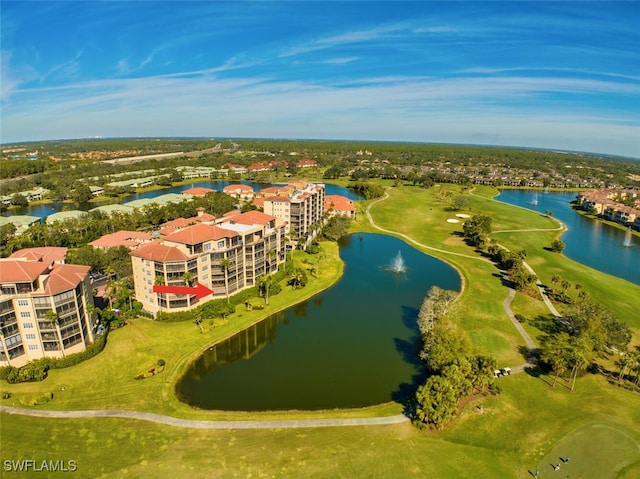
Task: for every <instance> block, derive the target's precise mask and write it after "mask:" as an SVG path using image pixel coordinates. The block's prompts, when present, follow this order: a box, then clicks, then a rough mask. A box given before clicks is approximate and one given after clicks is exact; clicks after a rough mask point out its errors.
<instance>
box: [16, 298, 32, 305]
mask: <svg viewBox="0 0 640 479" xmlns="http://www.w3.org/2000/svg"><path fill="white" fill-rule="evenodd" d="M18 306H29V300H28V299H19V300H18Z"/></svg>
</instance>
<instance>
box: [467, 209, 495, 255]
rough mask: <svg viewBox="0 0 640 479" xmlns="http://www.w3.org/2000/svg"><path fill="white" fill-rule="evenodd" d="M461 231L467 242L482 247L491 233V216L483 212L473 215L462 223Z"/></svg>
mask: <svg viewBox="0 0 640 479" xmlns="http://www.w3.org/2000/svg"><path fill="white" fill-rule="evenodd" d="M462 232H463V233H464V237H465V238H466V239H467V241H468V242H469V244H471V245H472V246H477V247H479V248H483V247H484V246H485V244H487V243H488V236H489V234H490V233H491V217H490V216H487V215H483V214H478V215H473V216H472V217H471V218H470V219H469V220H468V221H465V222H464V224H463V225H462Z"/></svg>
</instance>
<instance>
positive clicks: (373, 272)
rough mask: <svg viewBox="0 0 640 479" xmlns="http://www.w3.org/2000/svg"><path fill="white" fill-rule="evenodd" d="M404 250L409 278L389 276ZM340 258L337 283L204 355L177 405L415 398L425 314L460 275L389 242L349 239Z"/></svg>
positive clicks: (239, 406) (238, 406) (356, 403)
mask: <svg viewBox="0 0 640 479" xmlns="http://www.w3.org/2000/svg"><path fill="white" fill-rule="evenodd" d="M398 251H401V253H402V257H403V258H404V261H405V263H406V265H407V271H406V272H405V273H404V274H396V273H393V272H392V271H391V267H392V262H393V260H394V258H395V257H396V255H397V254H398ZM340 257H341V258H342V259H343V261H344V263H345V269H344V275H343V276H342V278H341V279H340V281H339V282H338V283H337V284H336V285H334V286H333V287H332V288H330V289H328V290H326V291H323V292H322V293H320V294H318V295H316V296H314V297H313V298H311V299H309V300H308V301H305V302H303V303H300V304H297V305H294V306H292V307H290V308H288V309H287V310H285V311H283V312H282V313H278V314H275V315H273V316H271V317H269V318H267V319H266V320H264V321H261V322H260V323H258V324H257V325H255V326H253V327H251V328H248V329H247V330H245V331H242V332H240V333H238V334H237V335H235V336H233V337H231V338H229V339H228V340H226V341H223V342H222V343H219V344H217V345H215V346H212V347H211V348H209V349H207V350H206V351H204V352H203V354H202V355H201V356H200V357H199V358H198V359H197V360H196V361H194V363H192V364H191V365H190V366H189V368H188V370H187V371H186V373H185V375H184V377H183V378H182V379H181V380H180V381H179V382H178V384H177V385H176V393H177V395H178V397H179V398H180V399H181V400H182V401H184V402H186V403H188V404H191V405H192V406H195V407H198V408H202V409H223V410H244V411H255V410H275V409H278V410H282V409H305V410H310V409H329V408H337V407H340V408H343V407H363V406H370V405H373V404H381V403H384V402H388V401H401V400H402V399H405V398H406V397H408V396H409V395H411V394H413V393H414V392H415V389H416V387H417V384H418V383H419V382H420V380H424V378H423V377H422V372H423V371H424V368H423V367H422V366H421V365H420V364H419V362H418V356H417V353H418V347H419V345H418V337H419V331H418V328H417V323H416V320H417V317H418V310H419V308H420V305H421V304H422V300H423V299H424V297H425V295H426V294H427V292H428V291H429V289H430V288H431V287H432V286H434V285H437V286H439V287H441V288H443V289H451V290H460V276H459V275H458V273H457V272H456V271H455V270H454V269H453V268H452V267H450V266H449V265H447V264H446V263H443V262H442V261H440V260H437V259H435V258H433V257H431V256H427V255H425V254H423V253H421V252H420V251H417V250H416V249H414V248H412V247H410V246H409V245H407V244H406V243H404V242H402V241H400V240H399V239H397V238H394V237H391V236H384V235H376V234H360V235H351V236H348V237H345V238H343V239H342V240H341V245H340ZM311 281H313V278H312V279H311ZM194 328H195V326H194Z"/></svg>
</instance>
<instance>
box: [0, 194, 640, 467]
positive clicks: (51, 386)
mask: <svg viewBox="0 0 640 479" xmlns="http://www.w3.org/2000/svg"><path fill="white" fill-rule="evenodd" d="M437 188H444V189H451V190H452V191H453V192H454V194H460V193H461V190H460V188H459V187H458V186H454V185H448V186H443V187H437ZM437 188H436V187H434V188H431V189H429V190H424V189H420V188H414V187H406V186H403V187H400V188H392V189H390V191H389V194H390V198H389V199H388V200H385V201H382V202H380V203H376V204H375V205H374V206H373V207H372V215H373V217H374V220H375V221H376V223H377V224H379V225H380V226H382V227H384V228H387V229H390V230H395V231H398V232H400V233H403V234H407V235H409V236H411V237H412V238H414V239H415V240H416V241H418V242H420V243H422V244H423V245H425V246H427V247H419V246H416V247H418V248H419V249H421V250H423V251H425V252H427V253H428V254H431V255H433V256H436V257H439V258H442V259H444V260H445V261H448V262H449V263H450V264H452V265H453V266H454V267H456V268H457V269H458V271H459V272H460V273H461V275H462V276H463V278H464V284H465V289H464V291H463V294H462V295H461V297H460V298H459V299H458V300H457V301H456V302H455V303H454V304H453V305H452V309H451V318H452V320H453V321H454V323H455V324H456V325H457V327H459V328H460V329H461V330H462V331H465V332H466V334H467V335H468V336H469V337H470V339H471V340H472V341H473V344H474V346H475V348H476V349H477V350H478V351H481V352H485V353H491V354H493V355H495V356H497V358H498V360H499V364H519V363H522V361H523V359H522V357H521V356H520V354H519V353H518V351H517V348H518V346H520V345H523V344H524V342H523V341H522V339H521V338H520V336H519V335H518V334H517V332H516V331H515V328H513V325H512V324H511V323H510V321H509V320H508V318H507V316H506V314H505V312H504V309H503V305H502V303H503V300H504V298H505V297H506V296H507V290H506V288H505V287H504V285H503V284H502V282H501V279H500V278H499V275H498V274H497V273H498V271H497V269H496V268H495V266H493V265H492V264H490V263H488V262H486V261H483V260H482V256H481V255H480V254H479V253H477V252H474V251H473V249H472V248H470V247H469V246H467V245H466V244H465V243H464V241H463V240H462V238H461V237H460V234H459V233H460V231H461V223H457V224H452V223H447V222H446V219H447V218H452V217H454V214H455V213H454V212H451V211H448V204H447V203H446V202H445V201H442V200H440V199H439V198H438V196H439V190H438V189H437ZM494 192H495V190H494V189H491V188H478V189H476V191H474V193H475V196H472V197H470V203H469V209H468V211H465V212H464V213H467V214H476V213H479V212H483V213H487V214H489V215H491V216H492V217H494V218H495V219H494V223H493V226H494V230H495V229H505V230H511V229H523V228H527V229H528V228H554V227H555V224H554V222H553V221H552V220H550V219H548V218H545V217H543V216H540V215H537V214H535V213H531V212H526V211H524V210H519V209H514V208H513V207H510V206H509V205H504V204H501V203H498V202H495V201H492V200H490V199H489V198H490V197H491V196H492V194H493V193H494ZM359 215H360V219H359V221H358V222H357V223H356V224H354V225H353V227H352V230H353V231H372V232H375V231H377V230H376V229H374V228H373V227H372V226H371V225H369V224H368V222H367V221H366V218H365V217H364V214H363V212H362V210H360V211H359ZM557 234H558V232H553V231H552V232H540V233H532V232H529V233H526V234H523V233H498V234H496V238H497V239H498V240H499V242H500V243H501V244H505V246H507V247H508V248H510V249H512V250H519V249H522V248H523V247H524V248H525V249H527V251H528V257H527V261H528V262H529V263H530V264H531V265H532V266H533V267H534V269H535V270H536V272H537V273H538V274H539V275H540V277H541V278H542V279H543V281H548V280H550V278H551V276H552V275H553V274H559V275H561V276H562V277H563V278H566V279H568V280H570V281H572V282H573V283H576V282H580V283H581V284H583V285H584V289H585V290H587V291H589V293H590V294H591V296H592V297H593V298H595V299H601V298H603V299H606V301H604V304H605V305H607V307H608V308H609V309H611V310H612V311H613V312H614V313H615V314H616V315H617V316H618V317H619V318H620V319H622V320H624V321H628V322H629V324H631V325H632V326H634V327H636V328H637V327H638V325H637V321H640V319H638V315H637V311H640V288H639V287H638V286H636V285H633V284H631V283H628V282H626V281H622V280H617V279H616V278H613V277H611V276H608V275H603V274H600V273H597V272H595V271H594V270H592V269H590V268H587V267H585V266H582V265H579V264H577V263H575V262H573V261H570V260H568V259H567V258H564V257H563V256H562V255H557V254H553V253H549V252H546V251H545V250H544V249H543V247H544V246H547V245H548V244H549V242H550V240H549V238H553V237H555V236H554V235H557ZM414 246H415V245H414ZM324 247H325V248H327V250H326V255H325V256H326V259H325V264H323V266H322V267H321V277H320V278H319V279H317V280H315V279H313V278H311V279H312V280H311V281H310V284H309V285H308V286H307V287H306V288H304V289H301V290H298V291H291V290H290V288H285V290H284V291H283V292H282V293H281V294H280V295H277V296H274V297H272V298H270V303H271V304H270V306H269V308H268V309H266V310H264V311H262V312H259V311H256V310H253V311H250V312H247V311H241V309H242V308H238V312H237V313H236V315H234V316H233V317H232V319H231V321H230V323H229V324H228V325H227V326H223V327H221V328H216V329H214V330H212V331H210V332H208V333H207V334H205V335H202V334H200V332H199V330H198V328H197V327H196V326H195V325H194V324H192V323H158V322H153V321H148V320H142V319H139V320H136V321H134V322H132V324H130V325H128V326H127V327H125V328H123V329H122V330H118V331H115V332H114V333H113V334H112V335H111V336H110V338H109V343H108V345H107V347H106V349H105V351H104V352H103V353H101V354H100V355H99V356H97V357H96V358H94V359H92V360H90V361H87V362H85V363H83V364H81V365H78V366H75V367H73V368H69V369H66V370H55V371H52V372H51V375H50V377H49V378H48V379H46V380H45V381H44V382H42V383H32V384H20V385H6V384H5V383H3V384H2V389H3V390H9V391H11V392H12V393H13V394H14V396H13V397H12V398H11V399H8V400H6V399H3V400H0V402H1V403H2V404H3V405H13V403H14V401H16V399H17V398H18V397H19V396H20V395H22V394H41V393H43V392H48V391H52V392H54V394H55V397H54V400H53V401H52V402H50V403H48V404H47V405H45V406H39V408H41V409H96V408H120V409H138V410H144V411H152V412H158V413H164V414H170V415H172V416H176V417H184V418H197V419H274V418H278V419H280V418H287V419H289V418H297V417H327V416H331V417H357V416H370V415H391V414H397V413H398V412H399V411H400V410H401V406H400V405H398V404H386V405H381V406H377V407H373V408H366V409H360V410H347V411H344V410H343V411H319V412H311V413H306V412H274V413H258V414H256V413H251V414H249V413H226V412H220V411H198V410H194V409H191V408H189V407H188V406H186V405H184V404H182V403H180V402H179V401H177V399H176V398H175V397H174V395H173V385H174V384H175V381H176V380H177V379H178V378H179V376H180V374H181V373H182V372H183V371H184V369H185V367H186V365H187V364H188V362H189V361H190V360H192V359H195V357H197V356H198V355H199V353H200V351H201V350H202V349H204V348H205V347H207V346H208V345H209V344H211V343H213V342H215V341H217V340H220V339H222V338H224V337H226V336H228V335H230V334H233V333H234V332H235V331H237V330H239V329H242V328H244V327H246V326H248V325H249V324H251V323H253V322H254V321H258V320H259V319H260V318H261V317H264V316H266V314H271V313H272V312H275V311H277V310H280V309H283V308H285V307H286V306H287V305H289V304H291V303H292V302H295V301H300V300H302V299H303V298H306V297H308V296H309V295H311V294H314V293H315V292H317V291H320V290H321V289H323V288H326V287H328V286H330V285H332V284H333V283H334V282H335V281H336V280H337V279H338V278H339V276H340V274H341V271H342V269H341V268H342V263H341V262H340V261H339V259H338V257H337V248H336V245H335V244H325V245H324ZM428 247H433V248H440V249H443V250H447V251H453V252H456V253H459V254H461V255H466V256H456V255H452V254H450V253H446V252H438V251H434V250H432V249H429V248H428ZM302 260H303V257H298V261H300V262H302ZM301 264H302V263H301ZM425 293H426V292H425ZM512 307H513V309H514V311H515V312H516V313H520V314H522V315H524V316H525V317H527V318H528V319H532V318H535V317H536V316H537V315H541V314H542V315H544V314H547V313H546V308H544V306H543V305H542V303H541V302H540V301H539V300H538V299H536V298H533V297H529V296H524V295H521V294H518V295H516V298H515V299H514V301H513V304H512ZM525 328H527V329H528V330H529V331H530V333H531V334H532V336H533V337H534V339H535V334H536V331H537V330H535V328H534V327H533V326H532V325H530V324H529V323H528V322H527V323H525ZM159 358H163V359H165V360H166V361H167V369H166V371H165V372H163V373H161V374H159V375H157V376H155V377H152V378H149V379H145V380H142V381H134V380H133V377H134V376H135V375H136V374H137V373H139V372H142V371H145V370H146V369H147V368H149V367H151V366H153V365H154V364H155V362H156V361H157V359H159ZM551 382H552V378H549V377H547V376H544V375H543V376H539V377H534V376H529V375H527V374H518V375H513V376H510V377H505V378H500V379H499V380H498V384H499V385H500V386H501V387H502V388H503V390H504V392H503V394H501V395H499V396H495V397H479V398H475V399H473V400H471V401H470V402H468V403H467V404H465V406H464V407H463V409H462V410H461V412H460V414H459V416H458V417H457V418H456V419H454V421H453V422H452V423H451V424H449V425H448V427H447V429H446V430H445V431H444V432H441V433H436V432H429V431H418V430H416V429H414V428H413V427H411V426H410V425H408V424H403V425H395V426H376V427H340V428H318V429H291V430H284V429H280V430H230V431H216V430H201V429H179V428H172V427H168V426H162V425H157V424H151V423H147V422H142V421H136V420H125V419H90V420H77V419H74V420H70V419H69V420H61V419H60V420H52V419H39V418H25V417H17V416H11V415H6V414H4V415H2V417H1V420H2V422H1V423H0V426H1V429H2V438H3V440H2V456H3V459H21V458H25V459H29V458H34V459H40V460H41V459H50V458H52V459H66V460H70V459H75V460H77V461H78V465H79V471H80V472H81V473H82V474H80V475H79V477H110V478H111V477H141V478H146V477H151V478H155V477H158V476H160V475H164V476H169V477H189V478H199V477H207V478H208V477H296V478H305V477H313V478H317V477H319V478H323V477H331V478H333V477H349V478H350V477H373V478H377V477H380V478H388V477H403V478H404V477H407V478H409V477H437V478H444V479H448V478H452V479H453V478H456V479H457V478H478V477H480V478H485V477H486V478H495V477H516V478H523V479H524V478H531V477H532V476H531V474H530V472H529V471H535V469H536V468H538V469H540V470H541V474H543V473H544V474H545V476H548V477H560V476H559V475H558V474H561V473H562V471H569V466H570V465H572V464H575V467H576V468H578V467H579V465H580V464H582V463H584V464H587V461H591V462H592V463H593V465H592V466H591V469H589V470H588V471H587V472H585V473H583V477H584V479H587V478H588V477H593V478H594V479H598V478H600V477H605V478H606V477H621V478H623V479H628V478H631V477H636V476H637V473H638V471H639V470H640V464H638V460H637V459H636V460H635V461H636V462H633V460H634V456H633V454H634V444H635V445H636V446H637V444H638V443H640V395H639V394H635V393H631V392H629V391H626V390H624V389H622V388H618V387H615V386H612V385H609V384H607V383H606V381H605V380H604V378H602V377H600V376H591V375H587V376H585V377H582V378H579V379H578V382H577V386H576V390H575V391H574V392H570V391H569V390H568V388H567V387H566V385H565V384H564V383H563V382H562V381H559V383H558V385H557V386H556V388H551V387H550V384H551ZM63 385H64V386H65V390H64V391H60V388H61V386H63ZM480 404H481V405H482V406H483V411H482V413H480V412H479V410H478V409H477V408H476V406H478V405H480ZM590 428H599V429H597V432H598V434H599V435H596V434H595V432H594V431H593V430H592V429H590ZM590 437H593V438H594V439H595V440H596V442H594V443H595V444H600V443H601V442H603V441H608V443H607V445H602V444H600V446H601V447H599V448H597V449H596V450H595V451H594V449H593V448H592V446H593V444H592V441H589V438H590ZM613 441H615V442H613ZM130 444H135V445H136V447H129V446H128V445H130ZM616 445H619V450H616V451H613V448H615V447H616ZM565 448H567V449H571V450H570V451H569V452H564V451H565ZM636 451H637V449H636ZM558 455H564V456H566V455H570V456H571V461H570V462H569V463H568V464H567V468H566V469H561V471H560V472H555V471H552V470H551V469H550V468H549V470H548V471H547V470H544V469H543V466H544V465H545V464H546V463H547V461H549V462H548V463H549V464H550V463H551V462H553V458H554V457H556V456H558ZM605 456H606V457H605ZM609 456H610V457H609ZM636 456H637V453H636ZM573 461H575V463H574V462H573ZM599 465H602V467H603V468H604V467H605V466H606V467H609V468H611V469H610V470H609V472H608V474H609V475H608V476H607V475H588V474H591V471H593V472H594V474H595V473H597V474H599V473H600V472H601V471H603V470H604V469H598V467H599ZM563 467H564V466H563ZM576 471H582V469H576ZM554 472H555V475H554V476H551V474H554ZM605 473H606V471H605ZM545 476H542V477H545ZM3 477H4V476H3ZM7 477H12V476H10V475H7ZM15 477H24V476H15ZM37 477H42V476H41V475H40V476H37ZM562 477H565V475H563V476H562ZM572 477H578V476H577V475H576V476H573V475H572Z"/></svg>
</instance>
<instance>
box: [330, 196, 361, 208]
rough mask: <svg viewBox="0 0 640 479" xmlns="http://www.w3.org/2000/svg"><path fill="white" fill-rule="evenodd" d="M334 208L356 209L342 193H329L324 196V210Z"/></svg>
mask: <svg viewBox="0 0 640 479" xmlns="http://www.w3.org/2000/svg"><path fill="white" fill-rule="evenodd" d="M331 207H333V209H334V210H335V211H355V210H356V207H355V205H354V204H353V201H351V200H350V199H349V198H347V197H346V196H340V195H328V196H325V197H324V210H325V211H329V209H331Z"/></svg>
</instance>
